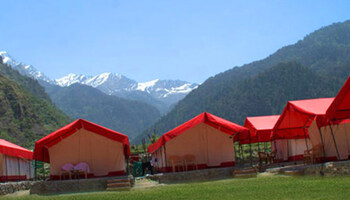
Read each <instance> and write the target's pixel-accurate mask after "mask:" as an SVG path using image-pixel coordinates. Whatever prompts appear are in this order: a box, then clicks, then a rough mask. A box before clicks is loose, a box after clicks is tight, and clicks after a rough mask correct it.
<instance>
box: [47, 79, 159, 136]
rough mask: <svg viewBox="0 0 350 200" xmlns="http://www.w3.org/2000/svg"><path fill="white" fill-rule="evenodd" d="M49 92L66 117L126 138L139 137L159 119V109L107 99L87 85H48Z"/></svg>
mask: <svg viewBox="0 0 350 200" xmlns="http://www.w3.org/2000/svg"><path fill="white" fill-rule="evenodd" d="M45 88H46V91H47V92H48V94H49V95H50V97H51V98H52V100H53V101H54V102H55V103H56V105H57V106H58V107H59V108H61V109H62V110H63V111H64V112H65V113H67V114H68V115H69V116H71V117H72V118H83V119H86V120H90V121H92V122H95V123H98V124H100V125H102V126H105V127H107V128H110V129H113V130H116V131H119V132H121V133H124V134H127V135H128V136H129V137H130V138H132V137H135V136H136V135H138V134H140V133H141V132H142V131H143V130H145V129H146V128H147V127H149V126H150V125H152V124H153V123H154V122H155V121H156V120H158V119H159V117H160V113H159V111H158V110H157V108H155V107H153V106H151V105H149V104H147V103H143V102H140V101H134V100H128V99H123V98H119V97H116V96H113V95H107V94H105V93H103V92H101V91H100V90H98V89H96V88H93V87H91V86H87V85H81V84H73V85H71V86H69V87H59V86H56V85H51V84H46V85H45Z"/></svg>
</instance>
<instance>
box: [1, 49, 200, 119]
mask: <svg viewBox="0 0 350 200" xmlns="http://www.w3.org/2000/svg"><path fill="white" fill-rule="evenodd" d="M0 56H1V57H2V58H3V61H4V63H5V64H7V65H9V66H12V68H13V69H15V70H17V71H19V72H20V73H21V74H22V75H25V76H29V77H32V78H34V79H36V80H38V81H39V83H40V84H42V85H43V86H45V85H47V84H46V83H50V84H54V85H58V86H61V87H67V86H70V85H73V84H75V83H79V84H82V85H88V86H92V87H94V88H97V89H99V90H100V91H102V92H104V93H106V94H108V95H114V96H118V97H122V98H126V99H131V100H137V101H142V102H146V103H148V104H150V105H153V106H155V107H156V108H158V110H159V111H160V112H161V113H165V112H167V111H168V110H169V108H170V107H171V106H172V105H174V104H176V103H177V102H178V101H179V100H181V99H182V98H184V97H185V96H186V95H187V94H188V93H189V92H190V91H191V90H193V89H195V88H196V87H198V84H196V83H189V82H186V81H181V80H159V79H156V80H152V81H148V82H142V83H138V82H136V81H134V80H132V79H129V78H127V77H125V76H123V75H121V74H117V73H102V74H99V75H96V76H86V75H82V74H80V75H77V74H72V73H71V74H68V75H67V76H64V77H61V78H59V79H56V80H51V79H50V78H48V77H47V76H45V75H44V74H43V73H42V72H40V71H39V70H37V69H35V67H33V66H32V65H26V64H23V63H20V62H17V61H15V60H14V59H13V58H12V57H11V56H10V55H9V54H8V53H7V52H5V51H1V52H0Z"/></svg>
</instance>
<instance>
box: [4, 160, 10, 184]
mask: <svg viewBox="0 0 350 200" xmlns="http://www.w3.org/2000/svg"><path fill="white" fill-rule="evenodd" d="M4 157H5V167H6V179H5V181H6V182H7V181H8V174H9V173H8V167H7V155H4Z"/></svg>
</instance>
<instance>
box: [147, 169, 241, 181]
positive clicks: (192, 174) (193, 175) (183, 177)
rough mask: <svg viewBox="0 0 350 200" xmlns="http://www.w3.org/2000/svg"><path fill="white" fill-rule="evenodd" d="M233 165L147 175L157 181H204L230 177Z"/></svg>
mask: <svg viewBox="0 0 350 200" xmlns="http://www.w3.org/2000/svg"><path fill="white" fill-rule="evenodd" d="M233 169H234V167H226V168H212V169H201V170H193V171H187V172H175V173H172V172H169V173H163V174H156V175H152V176H149V178H150V179H152V180H156V181H159V183H181V182H193V181H206V180H215V179H223V178H232V172H233Z"/></svg>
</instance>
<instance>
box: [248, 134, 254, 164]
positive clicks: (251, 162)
mask: <svg viewBox="0 0 350 200" xmlns="http://www.w3.org/2000/svg"><path fill="white" fill-rule="evenodd" d="M248 140H249V153H250V166H251V167H253V153H252V142H251V138H250V132H249V133H248Z"/></svg>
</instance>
